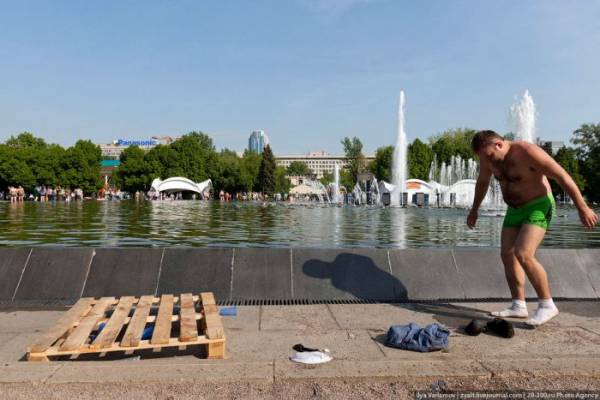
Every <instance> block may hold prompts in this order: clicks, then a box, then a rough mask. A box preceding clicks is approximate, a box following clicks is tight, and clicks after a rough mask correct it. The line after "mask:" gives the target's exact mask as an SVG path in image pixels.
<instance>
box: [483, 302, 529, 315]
mask: <svg viewBox="0 0 600 400" xmlns="http://www.w3.org/2000/svg"><path fill="white" fill-rule="evenodd" d="M490 314H491V315H492V316H494V317H500V318H507V317H512V318H527V317H528V316H529V314H528V313H527V303H525V300H519V299H513V301H512V305H511V306H510V307H509V308H507V309H505V310H502V311H492V312H491V313H490Z"/></svg>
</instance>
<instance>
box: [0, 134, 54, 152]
mask: <svg viewBox="0 0 600 400" xmlns="http://www.w3.org/2000/svg"><path fill="white" fill-rule="evenodd" d="M6 145H7V146H8V147H12V148H15V149H18V148H37V149H42V148H44V147H46V142H45V141H44V139H41V138H37V137H35V136H34V135H33V133H30V132H23V133H20V134H19V135H17V137H15V136H11V137H10V139H8V140H7V141H6Z"/></svg>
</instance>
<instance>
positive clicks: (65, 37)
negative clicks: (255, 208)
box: [0, 0, 600, 154]
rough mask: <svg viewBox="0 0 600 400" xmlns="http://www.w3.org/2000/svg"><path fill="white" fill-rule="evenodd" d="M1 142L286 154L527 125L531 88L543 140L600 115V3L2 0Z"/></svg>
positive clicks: (518, 0) (372, 147) (560, 137)
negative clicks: (201, 146) (189, 144)
mask: <svg viewBox="0 0 600 400" xmlns="http://www.w3.org/2000/svg"><path fill="white" fill-rule="evenodd" d="M0 5H1V10H2V11H1V13H0V26H2V35H0V78H1V79H0V140H2V141H4V140H5V139H7V138H8V137H9V136H10V135H12V134H16V133H19V132H21V131H25V130H27V131H31V132H33V133H35V134H36V135H38V136H41V137H43V138H45V139H46V140H47V141H50V142H57V143H60V144H62V145H71V144H72V143H74V142H75V141H76V140H77V139H79V138H84V139H91V140H93V141H94V142H97V143H107V142H110V141H112V140H113V139H117V138H129V139H145V138H148V137H150V136H153V135H159V136H163V135H173V136H177V135H180V134H182V133H185V132H187V131H190V130H202V131H204V132H206V133H208V134H210V135H211V136H212V137H213V139H214V141H215V144H216V145H217V147H218V148H222V147H228V148H231V149H234V150H243V148H244V147H245V146H246V145H247V137H248V135H249V134H250V132H251V131H252V130H253V129H264V130H265V131H266V132H267V134H268V135H269V136H270V138H271V144H272V147H273V149H274V151H275V153H276V154H289V153H294V154H296V153H304V152H308V151H310V150H320V149H323V150H327V151H329V152H331V153H341V145H340V143H339V142H340V140H341V139H342V138H343V137H344V136H358V137H360V138H361V139H362V140H363V143H364V144H365V150H366V152H368V153H372V152H373V151H374V150H375V149H376V148H377V147H379V146H383V145H387V144H392V143H393V142H394V137H395V132H396V112H397V102H398V93H399V91H400V90H401V89H403V90H404V91H405V93H406V99H407V104H406V112H407V121H406V123H407V125H406V126H407V133H408V136H409V139H410V140H412V139H414V138H416V137H419V138H422V139H426V138H428V137H429V136H431V135H433V134H435V133H437V132H440V131H442V130H444V129H447V128H452V127H465V126H468V127H473V128H477V129H481V128H490V129H495V130H497V131H500V132H506V131H508V130H509V129H510V124H509V121H508V109H509V107H510V105H511V103H512V102H513V101H514V99H515V96H518V95H521V94H522V93H523V92H524V91H525V90H526V89H529V91H530V92H531V94H532V96H533V98H534V100H535V102H536V105H537V108H538V114H539V115H538V136H540V137H542V138H545V139H552V140H565V141H566V140H568V139H569V138H570V137H571V132H572V131H573V130H574V129H576V128H577V127H578V126H579V125H580V124H582V123H586V122H595V123H599V122H600V19H599V18H598V15H600V2H599V1H593V0H589V1H582V0H579V1H552V0H543V1H542V0H540V1H522V0H514V1H479V0H475V1H448V0H439V1H400V0H330V1H327V0H314V1H310V0H272V1H266V0H264V1H261V0H258V1H250V0H246V1H229V0H228V1H212V2H209V1H60V0H56V1H50V0H48V1H40V2H36V1H18V2H14V1H2V4H0Z"/></svg>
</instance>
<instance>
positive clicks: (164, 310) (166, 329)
mask: <svg viewBox="0 0 600 400" xmlns="http://www.w3.org/2000/svg"><path fill="white" fill-rule="evenodd" d="M172 317H173V295H172V294H163V295H162V296H161V297H160V308H159V309H158V315H157V316H156V323H155V324H154V332H152V340H151V341H150V343H152V344H164V343H169V339H170V338H171V321H172Z"/></svg>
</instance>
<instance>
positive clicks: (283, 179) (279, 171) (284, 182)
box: [275, 167, 291, 193]
mask: <svg viewBox="0 0 600 400" xmlns="http://www.w3.org/2000/svg"><path fill="white" fill-rule="evenodd" d="M287 173H288V171H287V169H286V168H284V167H277V168H275V193H288V192H289V191H290V186H291V182H290V180H289V179H288V178H287Z"/></svg>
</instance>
